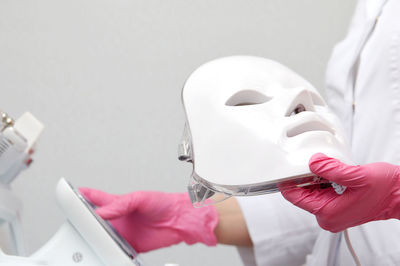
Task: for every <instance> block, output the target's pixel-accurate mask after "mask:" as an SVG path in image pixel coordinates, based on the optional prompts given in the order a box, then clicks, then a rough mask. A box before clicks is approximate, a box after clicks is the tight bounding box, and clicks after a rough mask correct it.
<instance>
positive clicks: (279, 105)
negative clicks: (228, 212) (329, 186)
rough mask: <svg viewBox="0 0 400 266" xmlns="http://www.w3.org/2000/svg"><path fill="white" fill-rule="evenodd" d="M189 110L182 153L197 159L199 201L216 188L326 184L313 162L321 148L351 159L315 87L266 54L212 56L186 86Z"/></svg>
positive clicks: (241, 190) (252, 190) (195, 195)
mask: <svg viewBox="0 0 400 266" xmlns="http://www.w3.org/2000/svg"><path fill="white" fill-rule="evenodd" d="M182 102H183V105H184V109H185V113H186V125H185V130H184V134H183V140H182V143H181V145H180V147H179V159H180V160H183V161H188V162H191V163H193V172H192V176H191V181H190V184H189V194H190V196H191V200H192V203H193V204H194V205H195V206H202V205H204V204H208V203H209V201H207V202H206V203H205V200H206V199H208V198H210V199H213V198H214V199H213V200H214V201H219V200H221V198H218V197H217V198H215V197H212V196H213V195H214V194H215V193H218V194H221V193H222V195H223V196H224V197H225V198H226V197H230V196H245V195H259V194H266V193H272V192H276V191H278V190H282V189H287V188H290V187H294V186H307V185H312V184H319V183H322V182H327V181H326V180H321V178H319V177H317V176H315V175H313V174H312V173H310V170H309V168H308V160H309V159H310V157H311V156H312V155H313V154H314V153H317V152H323V153H325V154H326V155H328V156H333V157H335V158H338V159H340V160H342V161H344V162H347V163H349V162H350V149H349V146H348V145H347V143H346V141H345V136H344V131H343V129H342V126H341V124H340V122H339V120H338V118H337V117H336V116H335V115H334V114H333V113H332V112H331V111H330V109H329V108H328V107H327V105H326V103H325V102H324V100H323V99H322V98H321V96H320V95H319V93H318V91H317V90H316V89H315V88H314V87H313V86H312V85H311V84H310V83H309V82H307V81H306V80H305V79H304V78H302V77H301V76H299V75H298V74H296V73H295V72H293V71H292V70H290V69H288V68H287V67H285V66H283V65H281V64H279V63H277V62H275V61H272V60H268V59H265V58H259V57H252V56H232V57H226V58H221V59H216V60H213V61H211V62H208V63H206V64H204V65H202V66H201V67H199V68H198V69H197V70H196V71H194V72H193V73H192V74H191V76H190V77H189V78H188V79H187V81H186V83H185V85H184V88H183V90H182Z"/></svg>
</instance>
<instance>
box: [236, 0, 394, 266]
mask: <svg viewBox="0 0 400 266" xmlns="http://www.w3.org/2000/svg"><path fill="white" fill-rule="evenodd" d="M326 96H327V97H326V98H327V101H328V103H329V104H330V106H331V108H332V109H333V110H334V111H335V112H336V113H337V115H338V116H339V117H340V118H341V119H342V121H343V123H344V125H345V127H346V129H347V132H348V137H349V140H350V141H351V144H352V152H353V156H354V157H353V158H354V161H355V162H356V163H359V164H363V163H369V162H376V161H386V162H390V163H393V164H399V165H400V0H359V2H358V5H357V8H356V12H355V14H354V16H353V20H352V23H351V25H350V29H349V32H348V35H347V37H346V38H345V39H344V40H343V41H342V42H341V43H339V44H338V45H337V46H336V47H335V49H334V52H333V55H332V57H331V60H330V62H329V65H328V71H327V94H326ZM238 200H239V204H240V206H241V208H242V210H243V213H244V216H245V219H246V222H247V225H248V228H249V231H250V235H251V238H252V240H253V242H254V249H253V251H254V255H255V261H256V263H257V265H259V266H261V265H268V266H270V265H286V266H289V265H302V264H303V263H305V264H306V265H307V266H314V265H315V266H316V265H318V266H321V265H341V266H347V265H354V262H353V260H352V258H351V255H350V253H349V251H348V249H347V246H346V243H345V241H344V239H343V237H342V236H341V235H339V234H332V233H329V232H327V231H323V230H322V229H317V227H316V222H315V219H310V217H309V216H308V214H306V213H304V212H301V213H299V212H296V211H294V210H293V207H291V206H289V205H287V204H286V203H282V202H283V201H284V200H283V199H282V198H281V196H280V195H274V196H273V198H272V197H271V196H270V195H266V196H262V197H258V198H253V199H250V198H238ZM349 235H350V239H351V242H352V244H353V247H354V249H355V251H356V253H357V255H358V256H359V258H360V260H361V264H362V265H363V266H366V265H379V266H381V265H400V221H399V220H388V221H378V222H371V223H368V224H365V225H362V226H358V227H354V228H350V229H349ZM311 246H313V248H310V247H311ZM242 254H244V253H243V252H242ZM247 254H249V252H247ZM307 254H308V255H307ZM243 258H244V261H246V260H248V259H246V258H245V257H244V256H243ZM246 265H255V264H251V263H249V264H246Z"/></svg>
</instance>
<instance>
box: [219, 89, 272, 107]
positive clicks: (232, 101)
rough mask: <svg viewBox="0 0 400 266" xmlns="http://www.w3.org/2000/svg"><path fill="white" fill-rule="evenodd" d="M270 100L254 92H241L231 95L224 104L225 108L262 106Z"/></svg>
mask: <svg viewBox="0 0 400 266" xmlns="http://www.w3.org/2000/svg"><path fill="white" fill-rule="evenodd" d="M271 99H272V98H271V97H268V96H266V95H264V94H262V93H261V92H258V91H255V90H242V91H239V92H237V93H235V94H234V95H232V96H231V97H230V98H229V99H228V100H227V101H226V103H225V105H227V106H246V105H256V104H262V103H266V102H268V101H270V100H271Z"/></svg>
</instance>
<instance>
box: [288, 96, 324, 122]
mask: <svg viewBox="0 0 400 266" xmlns="http://www.w3.org/2000/svg"><path fill="white" fill-rule="evenodd" d="M316 100H317V101H318V103H321V101H319V100H318V98H316ZM314 105H315V104H314V101H313V95H312V93H311V92H309V91H307V90H301V91H300V92H299V93H297V94H296V96H295V97H294V98H293V100H292V102H291V104H290V105H289V108H288V109H287V111H286V115H285V116H294V115H297V114H299V113H301V112H305V111H310V112H314V111H315V106H314Z"/></svg>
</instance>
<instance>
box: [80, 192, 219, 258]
mask: <svg viewBox="0 0 400 266" xmlns="http://www.w3.org/2000/svg"><path fill="white" fill-rule="evenodd" d="M80 192H81V194H82V195H83V196H84V197H85V198H86V199H87V200H88V201H90V202H91V203H93V204H94V205H97V206H98V208H97V209H96V213H97V214H98V215H99V216H100V217H102V218H103V219H105V220H110V222H111V223H112V225H113V226H114V227H115V229H116V230H117V231H118V232H119V233H120V234H121V235H122V236H123V237H124V238H125V239H126V240H127V241H128V242H129V244H130V245H131V246H132V247H133V248H134V249H135V250H136V251H137V252H146V251H150V250H154V249H158V248H162V247H167V246H170V245H173V244H177V243H180V242H182V241H184V242H186V243H187V244H194V243H197V242H201V243H204V244H206V245H209V246H214V245H216V244H217V238H216V236H215V234H214V229H215V227H216V226H217V224H218V214H217V210H216V209H215V207H213V206H208V207H203V208H199V209H196V208H194V207H193V206H192V204H191V202H190V199H189V196H188V194H187V193H163V192H155V191H137V192H132V193H129V194H125V195H112V194H108V193H106V192H103V191H100V190H95V189H90V188H80Z"/></svg>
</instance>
